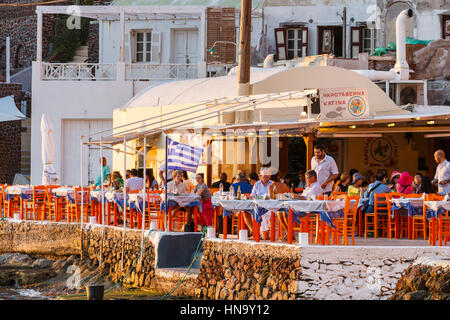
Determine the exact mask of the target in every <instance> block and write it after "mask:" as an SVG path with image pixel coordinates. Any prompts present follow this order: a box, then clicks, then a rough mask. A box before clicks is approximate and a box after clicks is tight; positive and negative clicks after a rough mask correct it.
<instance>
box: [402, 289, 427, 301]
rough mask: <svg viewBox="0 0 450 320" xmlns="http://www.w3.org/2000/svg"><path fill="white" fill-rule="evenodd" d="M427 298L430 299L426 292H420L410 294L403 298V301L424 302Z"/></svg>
mask: <svg viewBox="0 0 450 320" xmlns="http://www.w3.org/2000/svg"><path fill="white" fill-rule="evenodd" d="M426 297H428V293H427V292H426V291H425V290H418V291H414V292H408V293H407V294H405V295H404V296H403V300H424V299H425V298H426Z"/></svg>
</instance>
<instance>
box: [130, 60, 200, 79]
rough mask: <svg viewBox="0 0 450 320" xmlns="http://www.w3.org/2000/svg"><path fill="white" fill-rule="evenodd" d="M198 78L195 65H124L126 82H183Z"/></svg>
mask: <svg viewBox="0 0 450 320" xmlns="http://www.w3.org/2000/svg"><path fill="white" fill-rule="evenodd" d="M196 78H198V69H197V65H196V64H150V63H132V64H127V65H126V75H125V79H126V80H158V81H161V80H184V79H196Z"/></svg>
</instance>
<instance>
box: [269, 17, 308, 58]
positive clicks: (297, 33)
mask: <svg viewBox="0 0 450 320" xmlns="http://www.w3.org/2000/svg"><path fill="white" fill-rule="evenodd" d="M274 31H275V42H276V46H277V58H278V60H290V59H293V58H296V57H306V56H307V55H308V27H304V26H302V25H286V24H282V27H281V28H276V29H275V30H274Z"/></svg>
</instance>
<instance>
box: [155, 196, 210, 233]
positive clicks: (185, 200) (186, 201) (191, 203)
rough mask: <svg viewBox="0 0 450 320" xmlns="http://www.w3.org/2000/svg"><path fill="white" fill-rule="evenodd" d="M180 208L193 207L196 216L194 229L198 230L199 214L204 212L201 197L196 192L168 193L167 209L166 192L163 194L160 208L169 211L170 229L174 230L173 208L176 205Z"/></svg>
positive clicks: (162, 210)
mask: <svg viewBox="0 0 450 320" xmlns="http://www.w3.org/2000/svg"><path fill="white" fill-rule="evenodd" d="M177 206H178V207H180V208H187V207H189V208H192V210H193V212H192V213H193V217H194V231H195V232H196V231H197V226H198V215H199V214H200V213H201V212H202V202H201V197H200V196H199V195H197V194H195V193H179V194H173V193H168V194H167V207H168V208H167V210H166V195H165V194H164V193H162V194H161V204H160V209H161V212H166V213H167V212H168V215H167V218H168V224H169V225H168V229H169V230H168V231H172V209H173V208H174V207H177Z"/></svg>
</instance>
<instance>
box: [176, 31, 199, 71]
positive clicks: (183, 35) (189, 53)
mask: <svg viewBox="0 0 450 320" xmlns="http://www.w3.org/2000/svg"><path fill="white" fill-rule="evenodd" d="M174 38H175V39H174V40H175V49H174V51H175V54H174V58H175V59H174V60H175V63H177V64H196V63H197V59H198V32H197V31H196V30H179V31H175V35H174Z"/></svg>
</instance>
